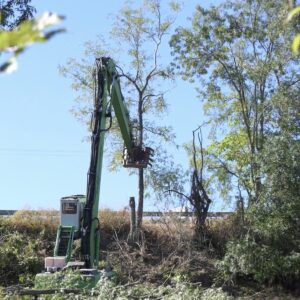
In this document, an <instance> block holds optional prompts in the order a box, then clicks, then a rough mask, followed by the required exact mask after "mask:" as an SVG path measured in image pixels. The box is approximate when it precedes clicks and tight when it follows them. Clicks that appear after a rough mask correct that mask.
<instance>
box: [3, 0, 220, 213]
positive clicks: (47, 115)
mask: <svg viewBox="0 0 300 300" xmlns="http://www.w3.org/2000/svg"><path fill="white" fill-rule="evenodd" d="M141 2H142V1H134V3H138V4H139V3H141ZM74 3H75V1H72V2H71V1H62V0H60V1H58V0H56V1H36V0H35V1H32V4H33V6H35V7H36V8H37V11H38V14H42V13H43V12H44V11H51V12H57V13H59V14H61V15H64V16H66V20H65V21H64V22H63V25H62V26H63V27H65V28H66V29H67V32H66V33H64V34H61V35H59V36H56V37H54V38H53V39H52V40H51V41H49V42H48V43H46V44H41V45H33V46H32V47H30V49H28V50H27V51H26V52H25V54H23V55H22V56H21V57H20V58H19V69H18V71H17V72H15V73H13V74H11V75H1V76H0V90H1V110H0V136H1V143H0V193H1V198H2V199H1V205H0V209H22V208H31V209H39V208H44V209H51V208H55V209H57V208H58V207H59V199H60V198H61V197H63V196H67V195H71V194H78V193H83V194H84V193H85V190H86V174H87V170H88V166H89V155H90V149H89V144H87V143H85V142H83V138H84V137H85V136H86V135H87V132H86V131H85V128H84V126H83V125H82V124H80V123H78V122H77V121H76V120H75V118H74V117H73V116H72V115H71V113H70V109H71V107H72V105H73V104H74V98H75V97H76V93H75V92H74V91H72V89H71V87H70V81H68V80H67V79H65V78H63V77H62V76H60V75H59V73H58V65H59V64H64V63H65V62H66V61H67V59H68V58H70V57H75V58H78V59H80V57H81V55H82V52H83V44H84V42H86V41H89V40H94V39H95V38H96V36H97V35H98V34H102V35H103V36H108V32H109V31H110V29H111V18H110V17H109V15H111V14H115V13H117V11H118V10H119V9H120V8H121V6H122V4H123V3H124V1H119V0H112V1H110V2H109V5H107V3H108V2H104V1H96V0H92V1H89V2H88V6H86V5H83V4H82V2H77V3H78V4H77V5H75V4H74ZM79 3H81V5H79ZM101 3H102V4H101ZM103 3H106V4H103ZM198 3H199V1H194V0H190V1H188V0H187V1H186V3H185V5H184V7H183V10H182V12H181V13H180V15H179V16H178V20H177V24H180V25H183V26H185V25H188V24H189V22H188V21H187V17H189V16H192V13H193V11H194V8H195V6H196V4H198ZM209 3H211V1H205V3H204V1H203V3H202V4H203V5H204V4H205V5H206V6H207V5H208V4H209ZM213 3H216V1H214V2H213ZM167 51H168V49H167V48H165V49H163V53H168V52H167ZM167 99H168V101H169V104H170V108H169V114H168V116H166V118H165V119H164V120H163V122H164V123H165V124H166V125H171V126H173V128H174V131H175V133H176V136H177V138H176V143H177V144H183V143H186V142H189V141H190V140H191V131H192V130H193V129H194V128H196V126H197V125H199V124H200V123H202V120H203V115H202V108H201V103H200V101H199V100H198V99H197V97H196V92H195V90H194V87H193V86H192V85H190V84H189V83H187V82H183V81H182V80H181V79H178V80H177V84H176V87H175V88H174V89H173V90H172V91H171V92H170V93H168V94H167ZM173 152H174V151H173ZM175 160H176V162H178V163H181V164H182V165H183V166H184V167H187V156H186V153H185V151H184V150H183V149H179V150H177V151H176V152H175ZM137 194H138V193H137V178H136V177H135V176H131V177H129V176H128V173H127V172H126V171H125V170H122V171H120V172H118V173H110V172H108V171H107V170H106V169H104V170H103V174H102V183H101V196H100V207H108V208H112V209H121V208H123V207H125V206H126V205H127V204H128V200H129V197H130V196H136V197H137ZM149 209H153V205H152V203H151V199H148V200H146V203H145V210H149Z"/></svg>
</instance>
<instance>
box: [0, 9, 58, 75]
mask: <svg viewBox="0 0 300 300" xmlns="http://www.w3.org/2000/svg"><path fill="white" fill-rule="evenodd" d="M62 20H63V17H62V16H58V15H56V14H51V13H44V14H43V15H42V16H41V17H38V18H35V19H32V20H27V21H24V22H22V23H21V24H20V25H19V26H18V27H16V28H13V29H11V30H1V31H0V53H2V52H8V53H12V55H11V57H10V58H9V59H7V60H6V61H5V62H4V63H2V64H0V72H7V73H10V72H13V71H14V70H15V69H16V68H17V56H18V55H20V54H21V53H22V52H24V50H25V49H26V48H27V47H28V46H29V45H31V44H32V43H37V42H39V43H40V42H45V41H47V40H49V39H50V38H52V37H53V36H54V35H56V34H58V33H61V32H63V31H64V29H61V28H60V29H51V30H47V31H45V29H46V28H48V27H51V26H53V25H56V24H57V23H60V22H61V21H62Z"/></svg>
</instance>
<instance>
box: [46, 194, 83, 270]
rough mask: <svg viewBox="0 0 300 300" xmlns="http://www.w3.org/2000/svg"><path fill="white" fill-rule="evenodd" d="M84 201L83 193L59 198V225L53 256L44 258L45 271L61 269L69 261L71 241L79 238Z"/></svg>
mask: <svg viewBox="0 0 300 300" xmlns="http://www.w3.org/2000/svg"><path fill="white" fill-rule="evenodd" d="M85 202H86V198H85V196H84V195H73V196H68V197H63V198H61V199H60V226H59V227H58V230H57V236H56V243H55V249H54V256H53V257H46V258H45V269H46V270H47V272H56V271H57V270H60V269H63V268H65V267H66V266H67V263H68V262H69V261H70V259H71V251H72V245H73V241H74V240H75V239H78V238H80V222H81V218H82V214H83V208H84V205H85ZM40 276H43V275H42V274H40Z"/></svg>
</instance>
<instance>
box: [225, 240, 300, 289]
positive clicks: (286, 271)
mask: <svg viewBox="0 0 300 300" xmlns="http://www.w3.org/2000/svg"><path fill="white" fill-rule="evenodd" d="M299 266H300V253H299V252H295V251H291V252H290V253H284V252H282V251H280V250H279V249H275V248H274V247H273V246H272V245H265V244H262V243H257V242H256V241H255V240H254V239H253V238H251V237H250V236H249V235H247V236H246V237H245V238H243V239H242V240H240V241H234V242H229V243H228V245H227V253H226V255H225V257H224V260H223V262H222V263H221V264H220V270H221V272H222V276H223V278H225V280H226V281H230V282H234V281H235V280H236V279H237V278H239V277H250V278H253V279H254V280H256V281H258V282H260V283H266V282H269V283H271V282H281V283H289V284H291V283H292V282H297V281H298V280H300V273H299V271H300V268H299Z"/></svg>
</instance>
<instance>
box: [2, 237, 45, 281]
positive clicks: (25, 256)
mask: <svg viewBox="0 0 300 300" xmlns="http://www.w3.org/2000/svg"><path fill="white" fill-rule="evenodd" d="M0 245H1V247H0V285H8V284H13V283H17V282H19V283H25V282H27V281H28V280H31V279H32V278H33V276H34V275H35V274H36V273H38V272H40V271H41V270H42V269H43V261H42V260H41V259H40V258H39V257H38V255H37V253H38V250H39V240H38V239H35V240H32V239H28V237H27V236H25V235H23V234H20V233H12V234H9V235H3V236H1V239H0Z"/></svg>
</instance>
